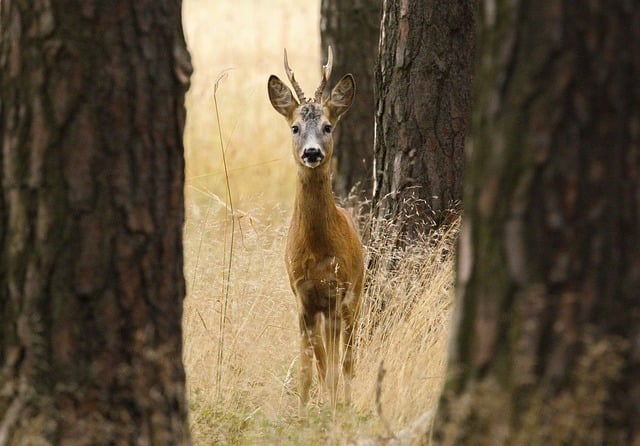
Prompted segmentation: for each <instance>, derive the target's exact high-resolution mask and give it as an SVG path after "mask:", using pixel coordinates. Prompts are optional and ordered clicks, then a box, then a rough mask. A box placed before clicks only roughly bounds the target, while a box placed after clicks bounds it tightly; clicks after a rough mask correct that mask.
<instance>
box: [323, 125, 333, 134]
mask: <svg viewBox="0 0 640 446" xmlns="http://www.w3.org/2000/svg"><path fill="white" fill-rule="evenodd" d="M322 130H323V131H324V132H325V133H331V126H330V125H329V124H326V125H325V126H324V128H323V129H322Z"/></svg>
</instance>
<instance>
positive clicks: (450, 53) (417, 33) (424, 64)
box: [373, 0, 474, 241]
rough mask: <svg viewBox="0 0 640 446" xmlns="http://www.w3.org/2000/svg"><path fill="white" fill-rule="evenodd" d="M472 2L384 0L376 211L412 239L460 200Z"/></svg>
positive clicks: (467, 115)
mask: <svg viewBox="0 0 640 446" xmlns="http://www.w3.org/2000/svg"><path fill="white" fill-rule="evenodd" d="M473 12H474V11H473V2H472V1H462V2H460V1H455V0H440V1H426V0H404V1H400V2H395V1H388V0H387V1H385V2H384V13H383V18H382V31H381V39H380V50H379V55H378V62H377V66H376V79H375V92H376V141H375V161H374V162H375V164H374V175H375V177H374V178H375V180H374V181H375V183H374V196H373V201H374V205H375V206H376V214H377V215H378V216H379V217H383V218H385V219H387V220H389V219H390V220H392V221H393V222H395V223H397V224H398V239H399V240H401V241H403V240H404V241H409V240H413V239H415V237H416V234H418V233H420V232H422V231H423V230H424V229H425V228H424V223H425V222H427V223H428V225H427V229H428V227H429V226H437V225H438V224H440V223H441V222H445V221H447V220H448V217H450V215H451V211H452V210H455V209H456V208H457V207H458V202H459V201H460V200H461V198H462V169H463V158H464V156H463V149H464V140H465V136H466V133H467V125H468V121H469V118H470V107H471V73H472V69H473V66H472V65H473V64H472V60H473V50H474V48H473V47H474V39H473V37H474V36H473Z"/></svg>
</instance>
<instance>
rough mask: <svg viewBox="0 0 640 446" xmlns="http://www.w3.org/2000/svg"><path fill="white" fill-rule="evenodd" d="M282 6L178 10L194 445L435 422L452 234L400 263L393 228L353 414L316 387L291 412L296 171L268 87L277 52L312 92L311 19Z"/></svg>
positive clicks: (328, 439)
mask: <svg viewBox="0 0 640 446" xmlns="http://www.w3.org/2000/svg"><path fill="white" fill-rule="evenodd" d="M316 3H317V4H316ZM287 5H288V2H285V1H284V0H277V1H274V2H268V3H266V2H255V1H249V0H241V1H237V2H212V1H204V0H185V2H184V27H185V34H186V37H187V44H188V46H189V49H190V51H191V55H192V58H193V64H194V74H193V77H192V83H191V89H190V91H189V93H188V95H187V101H186V104H187V124H186V131H185V150H186V153H185V157H186V188H185V194H186V222H185V228H184V252H185V270H184V271H185V276H186V279H187V298H186V300H185V302H184V318H183V330H184V332H183V336H184V353H183V359H184V364H185V369H186V374H187V385H188V399H189V407H190V424H191V431H192V436H193V440H194V443H195V444H196V445H212V444H216V445H217V444H229V445H231V444H278V445H281V444H283V445H286V444H292V445H303V444H305V445H306V444H346V443H348V442H350V441H353V440H356V439H362V438H375V437H384V436H388V435H390V434H391V433H392V432H394V433H396V432H398V431H399V430H400V429H402V428H404V427H406V426H408V425H410V424H411V423H412V422H413V421H414V420H416V419H417V418H418V417H419V416H420V415H421V414H423V413H425V412H426V411H429V410H432V409H434V408H435V407H436V405H437V402H438V399H439V396H440V392H441V388H442V385H443V381H444V373H445V363H446V349H447V341H448V328H449V321H450V317H451V308H452V301H453V280H454V247H455V238H456V231H457V228H455V227H454V228H449V229H447V230H446V231H445V232H442V233H438V234H433V235H432V236H430V238H429V239H426V240H423V241H421V242H419V243H415V244H414V245H413V246H412V248H411V249H409V250H406V251H404V252H402V253H399V254H398V253H394V252H392V251H391V250H390V248H389V247H390V246H391V245H392V243H390V240H388V239H385V236H383V235H381V234H386V233H388V231H387V230H388V229H389V228H388V227H386V228H385V227H384V226H385V225H384V224H382V225H377V226H378V227H379V229H377V230H376V231H375V232H374V237H372V241H371V242H369V243H368V246H367V247H366V248H367V259H369V258H370V257H371V256H376V258H379V259H381V261H380V262H378V264H377V266H375V267H372V268H371V269H370V271H368V274H369V280H368V283H369V285H368V287H367V289H366V292H365V295H364V296H363V307H362V315H361V318H360V326H359V331H358V333H359V335H358V339H357V347H356V349H357V350H356V369H355V378H354V382H353V404H352V405H351V406H350V407H345V406H342V405H339V406H338V407H337V408H335V409H334V408H331V407H329V405H328V404H327V403H326V402H325V400H324V398H323V395H322V393H321V392H319V391H318V389H317V385H314V386H313V388H312V393H313V394H312V399H311V402H310V405H309V408H308V412H307V414H306V416H304V417H300V416H299V414H298V397H297V394H296V387H297V386H296V379H297V355H298V329H297V313H296V303H295V300H294V296H293V294H292V292H291V289H290V287H289V282H288V279H287V275H286V271H285V267H284V260H283V256H284V240H285V237H286V228H287V224H288V219H289V214H290V209H291V205H292V202H293V191H294V183H295V169H294V166H293V161H292V160H291V154H290V149H289V147H290V144H291V143H290V132H289V129H288V127H287V125H286V123H285V122H284V121H283V120H282V117H281V116H279V115H278V114H277V113H276V112H275V111H273V109H272V108H271V105H270V104H269V101H268V99H267V95H266V82H267V79H268V77H269V75H270V74H272V73H273V74H277V75H278V76H280V77H281V78H282V77H284V72H283V68H282V49H283V47H285V46H286V47H287V50H288V53H289V62H290V64H291V65H292V67H293V68H294V70H295V71H296V78H297V79H298V80H299V81H300V82H301V84H302V86H303V88H306V89H308V90H311V89H313V88H314V87H315V85H314V82H317V79H318V75H319V71H320V60H319V35H318V34H319V32H318V26H317V24H318V23H319V17H318V15H319V9H320V8H319V2H317V1H316V2H313V4H312V3H309V5H308V6H307V4H306V3H305V8H295V9H291V8H290V5H289V6H287ZM314 5H315V7H311V6H314ZM294 45H295V46H294ZM340 74H341V73H336V76H337V75H340ZM216 83H217V89H216V87H215V86H216ZM214 90H215V93H214ZM223 151H224V154H225V159H224V160H223V158H222V153H223ZM225 164H226V168H227V170H226V173H225V169H224V165H225ZM359 212H360V210H359V209H353V213H354V214H356V215H357V216H358V217H359V220H360V221H362V222H364V223H363V224H365V225H366V224H368V223H367V220H368V219H367V217H366V215H364V216H363V215H358V214H359ZM380 227H381V228H380ZM392 261H393V262H394V264H395V265H396V266H397V268H396V270H395V271H394V272H389V271H387V269H386V268H385V266H384V265H386V264H389V263H391V262H392ZM383 302H384V305H383V304H382V303H383ZM381 368H382V369H383V370H384V371H385V373H384V374H381V373H380V370H381ZM377 393H378V394H379V395H380V397H379V399H378V401H377V398H376V394H377ZM378 403H379V404H378Z"/></svg>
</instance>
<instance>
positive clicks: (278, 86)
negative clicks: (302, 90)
mask: <svg viewBox="0 0 640 446" xmlns="http://www.w3.org/2000/svg"><path fill="white" fill-rule="evenodd" d="M267 90H268V91H269V100H270V101H271V105H273V108H275V109H276V111H277V112H278V113H280V114H281V115H282V116H284V117H285V118H287V120H290V119H291V117H292V116H293V112H294V111H295V109H296V108H298V105H299V104H298V101H296V100H295V99H294V98H293V94H292V93H291V89H289V87H287V86H286V85H285V83H284V82H282V81H281V80H280V79H279V78H278V76H274V75H273V74H272V75H271V76H270V77H269V82H268V83H267Z"/></svg>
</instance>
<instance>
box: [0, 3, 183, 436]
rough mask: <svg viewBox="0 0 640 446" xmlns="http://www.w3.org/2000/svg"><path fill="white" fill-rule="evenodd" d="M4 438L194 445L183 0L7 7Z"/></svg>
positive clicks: (0, 418)
mask: <svg viewBox="0 0 640 446" xmlns="http://www.w3.org/2000/svg"><path fill="white" fill-rule="evenodd" d="M0 33H1V36H0V71H1V72H2V77H1V81H0V82H1V85H0V87H1V88H0V98H1V102H0V125H1V126H2V131H1V135H2V158H1V161H0V163H1V166H0V167H1V169H0V180H1V184H2V189H1V190H2V192H1V193H0V211H2V212H1V216H0V240H1V242H2V243H1V244H0V253H1V254H0V277H2V280H1V281H0V312H1V314H0V319H1V320H2V325H1V328H0V362H1V367H2V369H1V375H0V388H1V389H0V444H3V445H4V444H61V445H64V444H73V445H82V444H92V445H93V444H182V443H188V442H189V433H188V427H187V420H186V416H187V414H186V412H187V407H186V402H185V388H184V371H183V367H182V362H181V345H182V339H181V326H180V324H181V315H182V299H183V297H184V293H185V285H184V279H183V273H182V239H181V236H182V235H181V231H182V222H183V197H182V192H183V175H184V173H183V171H184V162H183V147H182V129H183V123H184V108H183V97H184V91H185V88H186V85H187V82H188V77H189V74H190V63H189V58H188V54H187V52H186V49H185V45H184V41H183V36H182V27H181V22H180V2H177V1H157V0H156V1H118V2H101V1H97V0H92V1H88V0H87V1H82V2H73V1H68V2H48V1H35V2H4V1H3V2H2V5H1V6H0Z"/></svg>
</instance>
